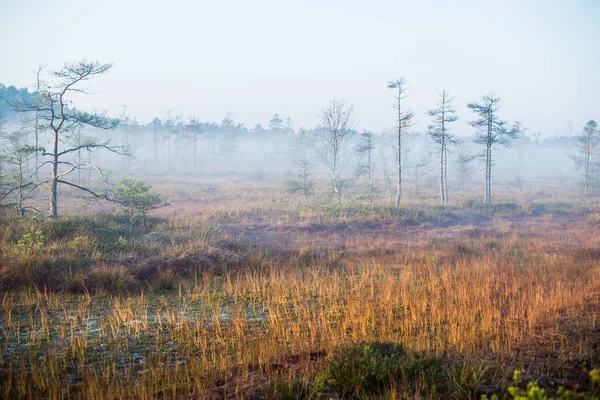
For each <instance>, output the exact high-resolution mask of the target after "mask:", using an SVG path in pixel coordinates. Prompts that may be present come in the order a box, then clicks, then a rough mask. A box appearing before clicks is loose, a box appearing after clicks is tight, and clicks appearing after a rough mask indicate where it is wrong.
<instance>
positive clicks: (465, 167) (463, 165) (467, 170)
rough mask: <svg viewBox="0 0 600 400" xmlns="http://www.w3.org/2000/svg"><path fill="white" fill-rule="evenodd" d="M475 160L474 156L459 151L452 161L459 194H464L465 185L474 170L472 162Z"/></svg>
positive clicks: (465, 151)
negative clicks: (456, 176)
mask: <svg viewBox="0 0 600 400" xmlns="http://www.w3.org/2000/svg"><path fill="white" fill-rule="evenodd" d="M475 158H476V156H474V155H472V154H471V153H469V152H468V151H467V150H465V149H460V150H459V151H458V156H457V157H456V160H455V161H454V167H455V169H456V173H457V175H458V186H459V189H460V192H461V193H463V192H464V189H465V184H466V183H467V181H468V180H469V179H470V178H471V174H472V173H473V170H474V168H473V165H472V162H473V160H474V159H475Z"/></svg>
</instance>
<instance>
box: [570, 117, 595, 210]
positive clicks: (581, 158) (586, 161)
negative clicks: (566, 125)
mask: <svg viewBox="0 0 600 400" xmlns="http://www.w3.org/2000/svg"><path fill="white" fill-rule="evenodd" d="M577 140H578V144H577V148H578V150H579V153H580V154H578V155H571V156H570V157H571V158H572V159H573V161H574V162H575V166H576V167H577V168H578V169H580V170H582V171H583V182H582V183H583V195H584V196H585V197H586V198H587V197H588V196H589V195H590V194H592V193H593V191H594V185H595V184H596V182H597V181H598V179H599V175H598V169H599V168H600V162H598V161H596V159H595V157H596V156H597V154H598V152H599V151H600V132H599V130H598V124H597V123H596V121H594V120H589V121H588V123H587V124H586V125H585V126H584V127H583V133H582V135H581V136H579V137H577Z"/></svg>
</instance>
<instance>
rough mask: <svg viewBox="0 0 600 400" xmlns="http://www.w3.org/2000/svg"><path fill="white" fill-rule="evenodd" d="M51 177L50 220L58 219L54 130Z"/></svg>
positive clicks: (56, 154) (56, 157)
mask: <svg viewBox="0 0 600 400" xmlns="http://www.w3.org/2000/svg"><path fill="white" fill-rule="evenodd" d="M52 158H53V160H52V175H51V176H50V209H51V213H52V214H51V218H52V219H58V204H57V202H58V188H57V186H58V131H57V130H54V152H53V154H52Z"/></svg>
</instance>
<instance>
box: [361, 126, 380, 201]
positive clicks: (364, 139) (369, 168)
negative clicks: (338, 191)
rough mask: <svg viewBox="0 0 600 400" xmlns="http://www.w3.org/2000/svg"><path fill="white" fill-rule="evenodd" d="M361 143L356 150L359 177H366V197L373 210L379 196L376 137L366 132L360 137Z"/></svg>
mask: <svg viewBox="0 0 600 400" xmlns="http://www.w3.org/2000/svg"><path fill="white" fill-rule="evenodd" d="M360 138H361V141H360V144H359V145H358V148H357V149H356V151H357V153H358V155H359V164H358V169H357V173H356V175H357V177H362V176H365V177H366V178H367V184H366V185H364V196H362V197H363V198H366V200H367V201H368V202H369V208H370V209H371V210H372V209H373V201H374V199H375V197H376V196H377V194H378V192H377V188H376V187H375V179H374V176H375V159H374V157H373V151H374V150H375V137H374V135H373V134H372V133H371V132H367V131H364V132H363V133H362V134H361V135H360Z"/></svg>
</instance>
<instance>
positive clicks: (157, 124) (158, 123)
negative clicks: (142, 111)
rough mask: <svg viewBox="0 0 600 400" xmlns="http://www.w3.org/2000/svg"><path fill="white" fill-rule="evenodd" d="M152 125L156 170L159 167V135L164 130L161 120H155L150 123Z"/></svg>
mask: <svg viewBox="0 0 600 400" xmlns="http://www.w3.org/2000/svg"><path fill="white" fill-rule="evenodd" d="M150 125H151V126H152V139H153V143H154V168H156V167H157V165H158V154H157V153H158V135H159V132H160V129H161V128H162V121H161V120H160V118H154V119H153V120H152V122H150Z"/></svg>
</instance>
